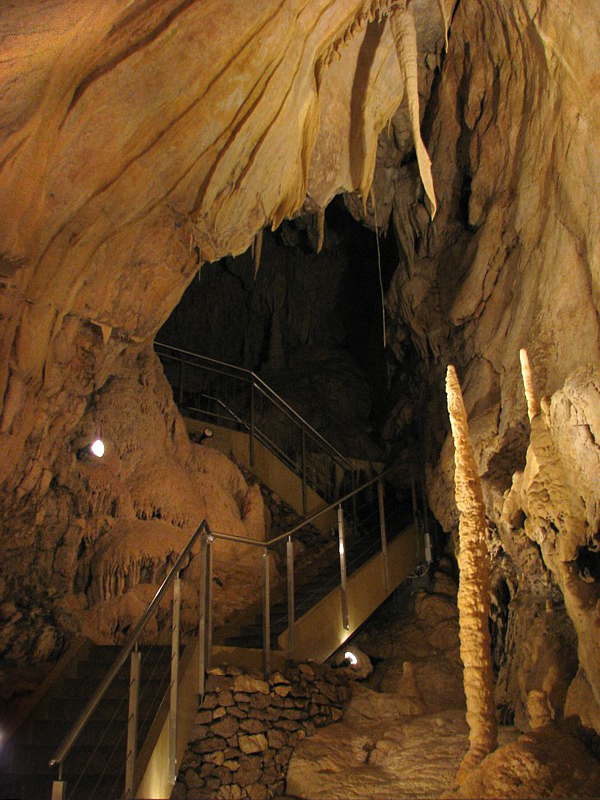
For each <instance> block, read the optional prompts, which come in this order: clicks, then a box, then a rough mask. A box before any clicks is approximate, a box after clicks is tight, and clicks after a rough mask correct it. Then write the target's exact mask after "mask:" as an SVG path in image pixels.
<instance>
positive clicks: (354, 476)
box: [352, 469, 358, 536]
mask: <svg viewBox="0 0 600 800" xmlns="http://www.w3.org/2000/svg"><path fill="white" fill-rule="evenodd" d="M357 488H358V475H357V471H356V470H355V469H353V470H352V491H353V492H354V494H353V495H352V531H353V533H354V535H355V536H356V534H357V532H358V512H357V510H356V489H357Z"/></svg>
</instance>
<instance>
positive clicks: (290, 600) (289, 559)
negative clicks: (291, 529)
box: [286, 536, 296, 661]
mask: <svg viewBox="0 0 600 800" xmlns="http://www.w3.org/2000/svg"><path fill="white" fill-rule="evenodd" d="M286 569H287V605H288V635H287V659H288V661H292V659H293V658H294V645H295V642H294V626H295V623H296V607H295V600H294V540H293V539H292V537H291V536H288V540H287V545H286Z"/></svg>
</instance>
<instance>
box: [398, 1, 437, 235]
mask: <svg viewBox="0 0 600 800" xmlns="http://www.w3.org/2000/svg"><path fill="white" fill-rule="evenodd" d="M390 26H391V29H392V36H393V37H394V44H395V45H396V54H397V56H398V63H399V64H400V73H401V75H402V80H403V81H404V88H405V92H406V99H407V102H408V112H409V115H410V123H411V128H412V133H413V139H414V142H415V151H416V154H417V162H418V164H419V174H420V175H421V180H422V181H423V186H424V187H425V192H426V194H427V197H428V198H429V202H430V204H431V208H430V213H431V219H433V218H434V217H435V212H436V210H437V202H436V199H435V190H434V187H433V177H432V174H431V159H430V158H429V153H428V152H427V150H426V148H425V145H424V144H423V139H422V138H421V126H420V114H419V92H418V74H417V30H416V27H415V19H414V17H413V13H412V9H411V8H410V5H407V6H405V7H400V8H397V9H396V10H395V11H393V12H392V13H391V14H390Z"/></svg>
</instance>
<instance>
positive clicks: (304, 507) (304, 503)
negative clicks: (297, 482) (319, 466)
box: [301, 428, 308, 517]
mask: <svg viewBox="0 0 600 800" xmlns="http://www.w3.org/2000/svg"><path fill="white" fill-rule="evenodd" d="M301 473H302V516H303V517H305V516H306V515H307V514H308V503H307V498H306V434H305V432H304V428H303V429H302V465H301Z"/></svg>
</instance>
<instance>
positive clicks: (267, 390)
mask: <svg viewBox="0 0 600 800" xmlns="http://www.w3.org/2000/svg"><path fill="white" fill-rule="evenodd" d="M154 345H155V347H156V346H158V347H164V348H166V349H167V350H172V351H173V352H175V353H180V354H181V355H186V356H191V357H192V358H195V359H198V360H201V361H208V362H209V363H211V364H215V365H218V366H220V367H227V369H230V370H233V371H235V372H238V373H241V374H243V375H244V376H246V378H245V379H246V380H247V381H248V382H249V383H250V382H253V383H255V384H256V385H257V387H258V388H259V389H261V391H262V392H263V394H264V395H265V397H267V399H270V400H272V401H273V400H274V401H275V404H276V405H279V406H280V410H284V411H286V412H287V414H288V416H289V417H290V418H291V419H293V420H294V421H295V422H297V424H299V425H300V427H302V428H304V429H305V430H307V431H309V432H310V434H311V436H313V437H314V438H316V439H317V440H318V441H319V442H320V443H321V444H322V445H324V446H325V447H326V448H327V449H328V450H329V451H330V452H331V453H333V454H334V455H335V457H336V458H337V459H339V460H340V461H341V462H342V463H343V464H344V466H345V467H346V469H349V470H352V469H355V467H354V464H352V462H351V461H350V460H349V459H348V458H346V456H344V455H342V453H340V451H339V450H338V449H337V448H336V447H334V445H332V444H331V442H329V441H328V440H327V439H326V438H325V437H324V436H323V435H322V434H321V433H319V431H317V430H316V429H315V428H313V426H312V425H311V424H310V422H308V421H307V420H305V419H304V417H303V416H302V415H301V414H299V413H298V412H297V411H296V410H295V409H294V408H292V406H290V404H289V403H287V402H286V401H285V400H284V399H283V397H281V395H279V394H278V393H277V392H276V391H275V390H274V389H272V388H271V387H270V386H269V385H268V383H266V382H265V381H264V380H263V379H262V378H261V377H259V376H258V375H257V374H256V373H255V372H253V371H252V370H249V369H246V368H244V367H238V366H236V365H235V364H228V363H227V362H226V361H219V360H218V359H216V358H210V357H209V356H203V355H200V354H199V353H192V352H191V351H190V350H184V349H182V348H181V347H174V346H173V345H170V344H165V343H164V342H156V341H155V342H154ZM186 363H188V364H190V366H200V365H198V364H195V362H194V361H189V362H186Z"/></svg>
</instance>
